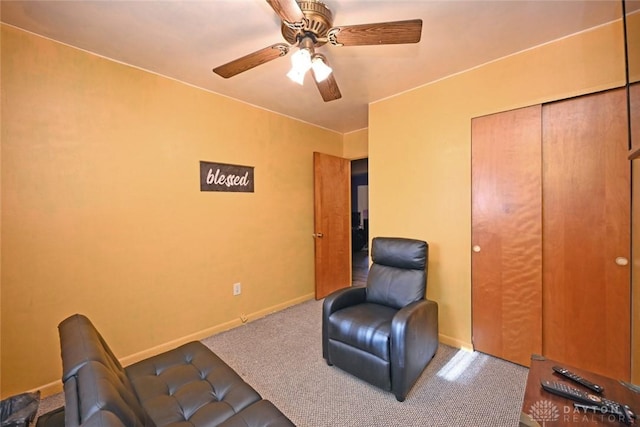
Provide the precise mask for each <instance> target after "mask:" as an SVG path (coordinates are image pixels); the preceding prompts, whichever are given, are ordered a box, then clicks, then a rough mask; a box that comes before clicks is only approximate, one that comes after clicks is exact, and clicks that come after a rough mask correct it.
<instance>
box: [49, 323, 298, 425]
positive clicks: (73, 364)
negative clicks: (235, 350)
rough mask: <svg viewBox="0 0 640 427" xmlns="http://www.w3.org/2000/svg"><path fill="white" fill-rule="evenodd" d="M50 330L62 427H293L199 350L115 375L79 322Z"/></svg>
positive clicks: (114, 364) (92, 333)
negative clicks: (56, 348)
mask: <svg viewBox="0 0 640 427" xmlns="http://www.w3.org/2000/svg"><path fill="white" fill-rule="evenodd" d="M58 330H59V333H60V344H61V349H62V350H61V351H62V368H63V375H62V381H63V383H64V393H65V426H66V427H75V426H86V427H93V426H95V427H103V426H104V427H106V426H109V427H138V426H145V427H162V426H172V427H183V426H184V427H189V426H190V427H200V426H208V427H213V426H221V427H280V426H293V425H294V424H293V423H292V422H291V421H290V420H289V419H288V418H287V417H286V416H284V415H283V414H282V413H281V412H280V411H279V410H278V409H277V408H276V407H275V406H274V405H273V404H272V403H271V402H269V401H268V400H264V399H262V397H261V396H260V394H258V392H257V391H255V390H254V389H253V388H252V387H251V386H250V385H249V384H247V383H246V382H244V380H242V378H240V376H239V375H238V374H237V373H236V372H235V371H234V370H233V369H231V368H230V367H229V366H228V365H227V364H226V363H225V362H224V361H222V359H220V358H219V357H218V356H216V355H215V354H214V353H213V352H212V351H211V350H209V349H208V348H207V347H206V346H205V345H203V344H202V343H200V342H197V341H194V342H191V343H188V344H185V345H182V346H180V347H177V348H175V349H173V350H170V351H167V352H165V353H162V354H159V355H157V356H154V357H151V358H148V359H145V360H142V361H140V362H138V363H135V364H133V365H130V366H128V367H126V368H123V367H122V365H121V364H120V362H119V361H118V359H117V358H116V357H115V355H114V354H113V352H112V351H111V349H110V348H109V346H108V345H107V343H106V342H105V341H104V339H103V338H102V336H101V335H100V333H99V332H98V331H97V330H96V328H95V327H94V326H93V324H92V323H91V321H90V320H89V319H88V318H87V317H85V316H83V315H80V314H75V315H73V316H71V317H68V318H67V319H65V320H63V321H62V322H61V323H60V325H59V327H58Z"/></svg>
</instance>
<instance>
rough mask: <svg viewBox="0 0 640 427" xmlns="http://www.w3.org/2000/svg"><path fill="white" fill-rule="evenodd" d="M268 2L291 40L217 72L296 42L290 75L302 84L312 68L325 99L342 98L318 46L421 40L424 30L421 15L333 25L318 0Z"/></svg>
mask: <svg viewBox="0 0 640 427" xmlns="http://www.w3.org/2000/svg"><path fill="white" fill-rule="evenodd" d="M267 3H269V5H270V6H271V7H272V8H273V10H274V11H275V12H276V14H278V16H279V17H280V19H281V20H282V27H281V28H282V35H283V36H284V38H285V40H286V41H287V42H289V44H285V43H276V44H274V45H271V46H268V47H265V48H263V49H260V50H258V51H256V52H253V53H250V54H248V55H246V56H243V57H242V58H238V59H236V60H233V61H231V62H228V63H226V64H224V65H221V66H219V67H216V68H214V69H213V72H214V73H216V74H218V75H219V76H222V77H224V78H229V77H233V76H235V75H237V74H240V73H242V72H244V71H247V70H250V69H252V68H254V67H257V66H258V65H262V64H265V63H267V62H269V61H272V60H274V59H276V58H279V57H281V56H285V55H286V54H287V53H289V49H290V48H291V47H295V46H297V47H298V48H299V49H298V51H296V52H295V53H294V54H293V55H292V58H291V62H292V68H291V71H289V73H288V74H287V76H288V77H289V78H290V79H291V80H293V81H295V82H296V83H299V84H302V82H303V80H304V76H305V74H306V73H307V71H309V70H311V73H312V74H313V77H314V81H315V82H316V85H317V87H318V90H319V91H320V95H321V96H322V99H323V100H324V101H325V102H329V101H333V100H335V99H339V98H341V97H342V94H341V93H340V89H339V88H338V84H337V83H336V80H335V78H334V76H333V72H332V70H331V68H330V67H329V66H328V64H327V59H326V57H325V56H324V55H322V54H320V53H316V52H315V49H316V48H319V47H321V46H323V45H325V44H326V43H329V44H331V45H333V46H365V45H380V44H403V43H418V42H419V41H420V36H421V33H422V20H420V19H412V20H406V21H394V22H380V23H375V24H361V25H344V26H339V27H334V26H333V15H332V13H331V10H329V8H328V7H327V6H326V5H325V4H324V3H322V2H320V1H318V0H308V1H300V0H298V1H296V0H267Z"/></svg>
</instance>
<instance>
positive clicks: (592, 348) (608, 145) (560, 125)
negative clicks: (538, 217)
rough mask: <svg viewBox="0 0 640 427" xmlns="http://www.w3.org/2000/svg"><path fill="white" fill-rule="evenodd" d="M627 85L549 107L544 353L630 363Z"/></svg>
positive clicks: (615, 368) (604, 366) (622, 373)
mask: <svg viewBox="0 0 640 427" xmlns="http://www.w3.org/2000/svg"><path fill="white" fill-rule="evenodd" d="M625 102H626V98H625V91H624V90H623V89H620V90H613V91H608V92H603V93H598V94H593V95H588V96H582V97H579V98H574V99H570V100H565V101H561V102H555V103H552V104H547V105H545V106H544V107H543V112H542V117H543V138H542V139H543V149H542V153H543V168H544V169H543V194H544V204H543V242H544V243H543V282H544V289H543V318H544V324H543V354H544V355H545V356H547V357H549V358H551V359H554V360H558V361H560V362H566V363H567V364H571V365H573V366H576V367H578V368H582V369H586V370H589V371H593V372H596V373H598V374H602V375H605V376H609V377H612V378H617V379H623V380H627V381H628V380H629V374H630V372H629V370H630V309H631V307H630V268H629V265H626V264H625V263H626V262H627V261H626V260H628V259H629V257H630V253H629V252H630V163H629V161H628V160H627V154H628V139H627V138H628V135H627V130H628V125H627V116H626V111H627V109H626V105H625Z"/></svg>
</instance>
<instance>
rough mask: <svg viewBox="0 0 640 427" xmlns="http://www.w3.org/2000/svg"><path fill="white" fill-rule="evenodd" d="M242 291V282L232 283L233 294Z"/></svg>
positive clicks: (238, 293)
mask: <svg viewBox="0 0 640 427" xmlns="http://www.w3.org/2000/svg"><path fill="white" fill-rule="evenodd" d="M241 293H242V284H241V283H240V282H238V283H234V284H233V295H240V294H241Z"/></svg>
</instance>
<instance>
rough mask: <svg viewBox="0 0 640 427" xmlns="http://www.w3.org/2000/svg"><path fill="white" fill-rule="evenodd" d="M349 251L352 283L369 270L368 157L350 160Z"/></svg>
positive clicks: (364, 277)
mask: <svg viewBox="0 0 640 427" xmlns="http://www.w3.org/2000/svg"><path fill="white" fill-rule="evenodd" d="M351 252H352V270H353V279H352V282H353V284H354V285H358V286H360V285H361V286H364V285H366V282H367V274H368V271H369V159H359V160H352V161H351Z"/></svg>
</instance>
